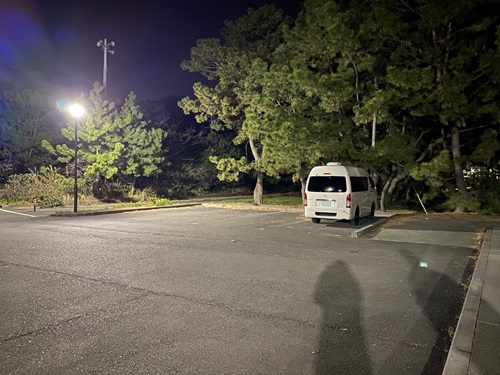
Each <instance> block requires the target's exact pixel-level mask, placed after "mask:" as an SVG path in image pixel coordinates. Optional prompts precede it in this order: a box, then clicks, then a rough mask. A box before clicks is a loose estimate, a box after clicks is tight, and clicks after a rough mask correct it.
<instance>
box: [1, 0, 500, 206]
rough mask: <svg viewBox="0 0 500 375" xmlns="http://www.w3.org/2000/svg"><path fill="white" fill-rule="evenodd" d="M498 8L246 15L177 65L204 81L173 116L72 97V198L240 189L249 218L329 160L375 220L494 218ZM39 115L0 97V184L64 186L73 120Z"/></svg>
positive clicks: (395, 2)
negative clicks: (451, 215) (22, 179)
mask: <svg viewBox="0 0 500 375" xmlns="http://www.w3.org/2000/svg"><path fill="white" fill-rule="evenodd" d="M499 5H500V2H499V1H498V0H485V1H475V0H457V1H454V2H443V1H430V0H428V1H424V0H420V1H416V0H409V1H406V0H405V1H402V0H380V1H373V0H372V1H356V2H350V1H338V2H335V1H327V0H305V1H304V3H303V6H302V10H301V12H300V13H299V15H298V16H297V18H295V19H292V18H290V17H288V16H286V15H284V13H283V12H282V11H281V10H280V9H277V8H276V7H275V6H273V5H266V6H263V7H261V8H260V9H256V10H254V9H249V10H248V12H247V13H246V14H245V15H242V16H241V17H240V18H238V19H237V20H234V21H226V23H225V24H224V25H223V27H222V29H221V37H220V38H212V39H200V40H198V42H197V44H196V46H194V47H193V48H192V49H191V57H190V59H189V60H186V61H184V62H183V63H182V65H181V67H182V68H183V69H185V70H188V71H190V72H193V73H197V74H201V75H202V76H203V79H204V82H208V84H207V83H196V84H195V85H194V86H193V95H192V96H191V97H186V98H182V99H181V100H180V101H179V103H178V106H179V107H180V108H182V110H183V113H184V115H181V114H180V113H179V112H178V107H175V106H173V104H175V103H174V102H176V101H177V99H169V100H166V101H156V102H152V101H148V102H141V103H139V104H136V103H135V99H136V98H135V96H134V95H133V94H131V95H129V97H127V98H125V99H124V101H123V103H120V104H115V103H114V102H111V101H107V100H106V99H105V98H103V96H102V95H101V91H102V87H100V86H99V85H98V84H96V85H95V86H94V88H93V89H92V90H91V91H90V93H89V95H88V96H85V95H82V97H81V98H80V100H81V102H82V103H84V104H85V107H86V108H87V115H86V117H85V119H84V120H82V124H81V128H80V133H81V139H80V143H79V149H80V151H79V152H80V153H81V156H79V158H80V160H81V164H79V171H78V173H79V175H81V176H82V181H83V182H82V184H84V185H83V186H82V188H86V189H87V192H88V194H92V195H94V196H97V197H102V198H104V197H109V196H113V195H121V196H125V195H129V196H131V195H134V194H136V193H137V189H139V190H141V191H144V190H148V189H149V190H150V191H151V192H152V193H154V194H157V195H158V196H164V197H180V196H187V195H188V194H193V193H200V192H208V191H213V190H215V189H219V188H231V187H234V186H243V187H244V186H248V184H251V186H252V187H253V190H254V201H255V203H257V204H259V203H262V199H263V193H264V189H266V190H269V188H270V187H272V186H277V185H278V184H280V183H279V181H284V182H281V185H282V186H283V185H287V186H288V188H290V189H295V190H298V189H300V188H301V187H302V189H303V187H304V183H305V179H306V177H307V173H308V171H309V170H310V169H311V168H312V167H313V166H314V165H319V164H323V163H326V162H328V161H333V160H335V161H340V162H342V163H345V164H352V165H357V166H362V167H364V168H366V169H368V170H369V171H370V172H371V173H372V175H373V177H374V178H375V179H376V180H377V184H378V187H379V192H380V196H381V201H380V203H381V208H382V209H385V208H386V206H387V204H390V203H391V202H395V201H401V202H405V203H407V204H413V203H415V202H417V193H418V194H420V197H421V198H423V201H424V202H425V204H428V205H433V206H434V207H440V208H442V209H448V210H457V211H483V212H500V175H499V169H500V168H499V163H500V159H499V156H500V136H499V134H498V133H499V131H498V130H499V127H498V123H499V119H500V108H499V103H500V95H499V90H498V83H499V78H500V51H499V46H500V23H499V15H498V12H497V9H498V6H499ZM44 100H46V96H45V95H44V94H43V93H40V92H39V91H38V90H37V87H34V88H32V89H31V90H26V91H7V92H5V93H4V94H3V100H2V104H1V111H0V178H1V179H2V181H1V182H2V183H6V182H7V181H8V180H9V178H11V177H12V176H13V175H19V174H25V173H32V171H34V170H38V171H40V170H42V169H43V168H42V167H43V166H48V165H53V166H56V168H57V173H58V174H60V175H61V176H64V177H65V178H67V179H70V178H71V175H72V173H73V170H72V168H73V167H72V156H71V152H72V146H71V145H72V142H74V135H72V129H73V127H74V123H73V122H72V121H74V120H68V117H67V115H65V114H64V113H63V111H61V110H58V109H57V108H56V107H55V106H54V105H52V106H50V105H47V103H45V102H44ZM61 124H63V125H61ZM65 124H66V125H67V126H66V127H65ZM61 128H63V130H62V132H61ZM79 155H80V154H79ZM45 173H46V174H47V173H48V172H45Z"/></svg>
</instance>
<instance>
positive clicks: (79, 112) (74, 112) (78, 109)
mask: <svg viewBox="0 0 500 375" xmlns="http://www.w3.org/2000/svg"><path fill="white" fill-rule="evenodd" d="M68 111H69V113H71V116H73V117H75V118H76V121H75V175H74V176H75V186H74V190H73V197H74V198H73V212H78V127H79V126H80V117H82V116H83V115H84V114H85V109H84V108H83V107H82V106H81V105H80V104H78V103H75V104H71V105H70V106H69V107H68Z"/></svg>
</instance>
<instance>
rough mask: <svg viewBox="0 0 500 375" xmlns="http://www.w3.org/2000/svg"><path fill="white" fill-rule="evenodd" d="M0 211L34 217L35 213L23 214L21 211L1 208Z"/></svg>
mask: <svg viewBox="0 0 500 375" xmlns="http://www.w3.org/2000/svg"><path fill="white" fill-rule="evenodd" d="M0 211H3V212H7V213H9V214H16V215H23V216H28V217H36V216H35V215H30V214H23V213H21V212H14V211H9V210H4V209H3V208H0Z"/></svg>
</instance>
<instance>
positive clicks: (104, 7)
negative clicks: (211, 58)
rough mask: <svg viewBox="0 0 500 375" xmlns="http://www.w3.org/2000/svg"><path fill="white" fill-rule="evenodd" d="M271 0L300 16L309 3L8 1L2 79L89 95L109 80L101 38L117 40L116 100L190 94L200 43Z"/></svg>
mask: <svg viewBox="0 0 500 375" xmlns="http://www.w3.org/2000/svg"><path fill="white" fill-rule="evenodd" d="M270 2H272V3H274V4H276V5H277V6H278V7H279V8H282V9H283V10H284V11H285V13H286V14H289V15H292V16H296V14H297V13H298V11H299V8H300V4H301V2H302V1H301V0H274V1H273V0H267V1H266V0H184V1H182V0H175V1H171V0H163V1H162V0H142V1H141V0H133V1H131V0H121V1H108V0H80V1H78V0H76V1H63V0H0V84H2V85H3V86H7V84H6V82H8V83H12V81H14V80H15V79H17V77H18V76H19V75H21V76H23V77H25V78H24V79H26V77H29V78H28V81H30V82H31V81H32V82H35V81H36V80H37V79H40V80H42V81H47V80H48V81H50V82H56V83H57V84H58V85H59V86H61V85H62V86H63V87H66V88H68V89H73V90H75V89H76V88H78V90H80V89H82V90H81V91H83V92H85V93H86V94H87V93H88V90H89V89H90V88H91V86H92V83H93V82H95V81H100V82H102V80H103V65H104V64H103V57H104V52H103V51H102V50H101V49H100V48H98V47H97V46H96V43H97V41H98V40H100V39H104V38H107V40H108V42H109V41H114V42H115V43H116V46H115V47H114V48H113V49H114V51H115V54H114V55H110V54H108V55H107V57H108V73H107V84H108V94H109V95H110V97H112V98H117V99H118V98H119V99H123V98H124V97H125V96H126V95H127V93H128V92H129V91H134V92H135V93H136V95H137V101H141V100H144V99H161V98H166V97H168V96H171V95H182V96H184V95H190V94H191V92H192V90H191V87H192V84H193V82H195V81H197V80H200V78H201V77H200V76H199V75H197V74H196V73H189V72H184V71H183V70H182V69H181V68H180V66H179V65H180V63H181V61H182V60H184V59H188V58H189V52H190V49H191V47H193V46H194V45H195V44H196V40H197V39H200V38H210V37H220V29H221V28H222V27H223V23H224V20H235V19H237V18H238V17H239V16H241V15H243V14H245V13H246V11H247V9H248V8H249V7H252V8H254V9H257V8H258V7H260V6H261V5H263V4H265V3H270ZM9 81H10V82H9ZM83 88H85V89H83ZM0 89H4V88H3V87H0ZM2 91H3V90H2Z"/></svg>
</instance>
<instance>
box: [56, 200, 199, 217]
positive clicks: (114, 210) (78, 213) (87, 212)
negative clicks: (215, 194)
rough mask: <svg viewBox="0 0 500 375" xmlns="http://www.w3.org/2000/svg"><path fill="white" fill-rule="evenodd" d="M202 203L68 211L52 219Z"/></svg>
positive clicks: (59, 213) (58, 213) (57, 213)
mask: <svg viewBox="0 0 500 375" xmlns="http://www.w3.org/2000/svg"><path fill="white" fill-rule="evenodd" d="M200 205H201V203H186V204H174V205H169V206H151V207H127V208H119V209H105V210H95V211H91V210H88V211H85V210H83V211H79V212H68V211H58V212H54V213H53V214H50V215H49V216H52V217H63V216H64V217H67V216H95V215H108V214H119V213H123V212H133V211H149V210H159V209H163V208H179V207H190V206H200Z"/></svg>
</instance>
